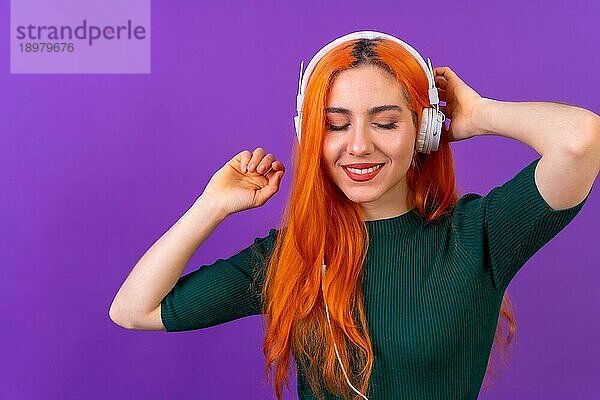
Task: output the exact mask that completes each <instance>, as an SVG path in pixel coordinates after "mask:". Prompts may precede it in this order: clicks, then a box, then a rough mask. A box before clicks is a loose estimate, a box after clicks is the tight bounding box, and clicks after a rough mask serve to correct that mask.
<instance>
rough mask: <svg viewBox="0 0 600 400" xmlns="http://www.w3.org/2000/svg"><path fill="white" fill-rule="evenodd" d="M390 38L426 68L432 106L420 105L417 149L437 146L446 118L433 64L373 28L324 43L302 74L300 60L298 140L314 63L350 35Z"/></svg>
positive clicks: (392, 37) (354, 37)
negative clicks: (372, 29)
mask: <svg viewBox="0 0 600 400" xmlns="http://www.w3.org/2000/svg"><path fill="white" fill-rule="evenodd" d="M376 38H382V39H389V40H392V41H394V42H396V43H399V44H401V45H402V46H403V47H404V48H405V49H406V50H408V51H409V52H410V53H411V54H412V55H413V56H414V58H415V59H416V60H417V62H418V63H419V65H420V66H421V68H423V71H425V75H426V76H427V80H428V81H429V89H428V94H429V103H430V104H431V105H432V106H433V107H431V108H430V107H426V108H424V109H423V113H422V118H421V126H420V128H419V134H418V137H417V143H416V150H417V151H418V152H420V153H426V154H429V153H430V152H431V151H436V150H437V149H438V145H439V143H440V134H441V131H442V123H443V122H444V121H445V120H446V116H445V115H444V113H443V112H442V111H440V109H439V102H440V101H439V97H438V89H437V87H436V86H435V79H434V77H433V68H432V67H431V60H430V59H429V57H427V64H425V61H424V60H423V57H421V55H420V54H419V53H418V52H417V51H416V50H415V49H414V48H413V47H412V46H411V45H409V44H408V43H406V42H403V41H402V40H400V39H398V38H397V37H394V36H392V35H388V34H387V33H382V32H376V31H359V32H353V33H349V34H347V35H344V36H342V37H340V38H337V39H335V40H334V41H332V42H330V43H328V44H327V45H325V46H324V47H323V48H321V50H319V51H318V52H317V54H315V56H314V57H313V58H312V59H311V60H310V62H309V63H308V67H306V71H305V72H304V74H302V67H303V66H304V60H302V61H301V63H300V78H299V80H298V95H297V96H296V113H297V115H296V116H295V117H294V126H295V127H296V135H297V136H298V142H300V137H301V134H302V133H301V130H302V107H303V103H304V94H305V92H306V85H307V84H308V79H309V78H310V75H311V74H312V71H313V70H314V68H315V66H316V65H317V63H318V62H319V60H320V59H321V58H323V56H324V55H325V54H326V53H327V52H328V51H329V50H331V49H332V48H334V47H336V46H337V45H339V44H340V43H343V42H346V41H348V40H353V39H376Z"/></svg>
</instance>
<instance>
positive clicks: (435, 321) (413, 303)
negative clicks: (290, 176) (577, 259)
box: [161, 158, 591, 400]
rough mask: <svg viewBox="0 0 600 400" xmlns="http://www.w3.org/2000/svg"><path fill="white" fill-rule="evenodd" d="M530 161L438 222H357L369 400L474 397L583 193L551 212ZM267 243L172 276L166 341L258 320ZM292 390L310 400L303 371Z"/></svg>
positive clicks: (412, 217)
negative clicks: (508, 299) (509, 302)
mask: <svg viewBox="0 0 600 400" xmlns="http://www.w3.org/2000/svg"><path fill="white" fill-rule="evenodd" d="M539 160H540V159H539V158H537V159H535V160H534V161H532V162H531V163H530V164H528V165H527V166H526V167H524V168H523V169H522V170H521V171H519V172H518V173H517V174H516V175H515V176H514V177H513V178H511V179H510V180H509V181H507V182H506V183H504V184H503V185H500V186H497V187H495V188H493V189H492V190H491V191H490V192H489V193H488V194H487V195H485V196H481V195H479V194H476V193H468V194H465V195H464V196H462V197H461V198H460V199H459V201H458V203H457V204H456V206H455V207H454V209H453V211H452V213H451V214H450V215H449V216H448V217H446V218H444V219H443V220H441V221H437V222H434V223H430V224H426V223H425V220H424V219H423V218H422V217H421V216H420V215H419V214H418V213H417V212H416V211H415V210H412V211H409V212H407V213H405V214H402V215H400V216H396V217H392V218H386V219H380V220H375V221H367V227H368V230H369V235H370V238H371V242H370V244H369V248H368V252H367V257H366V261H365V265H364V268H365V273H364V282H363V290H364V301H365V311H366V316H367V320H368V326H369V334H370V336H371V341H372V343H373V349H374V353H375V360H374V366H373V374H372V378H371V384H370V386H369V391H368V392H367V393H365V395H366V396H367V397H368V398H369V399H370V400H373V399H375V400H387V399H389V400H392V399H394V400H397V399H407V400H408V399H411V400H412V399H415V400H416V399H419V400H421V399H444V400H447V399H477V396H478V394H479V390H480V388H481V384H482V381H483V377H484V374H485V371H486V366H487V361H488V357H489V355H490V350H491V347H492V344H493V339H494V334H495V330H496V325H497V322H498V316H499V311H500V305H501V302H502V296H503V294H504V291H505V290H506V288H507V286H508V284H509V283H510V282H511V280H512V279H513V277H514V276H515V275H516V273H517V272H518V271H519V270H520V269H521V268H522V267H523V265H524V264H525V263H526V262H527V260H528V259H529V258H531V256H532V255H533V254H534V253H535V252H537V251H538V250H539V249H540V248H541V247H542V246H543V245H544V244H545V243H547V242H548V241H550V240H551V239H552V238H553V237H554V236H556V235H557V234H558V233H559V232H560V231H561V230H562V229H563V228H564V227H565V226H566V225H567V224H568V223H569V222H570V221H571V220H572V219H573V218H574V217H575V215H576V214H577V213H578V212H579V210H580V209H581V208H582V207H583V205H584V204H585V202H586V200H587V199H588V197H589V193H591V190H590V192H589V193H588V195H587V196H586V198H585V199H584V200H582V201H581V203H579V204H578V205H576V206H574V207H571V208H567V209H564V210H554V209H552V208H551V207H550V206H549V205H548V204H547V203H546V202H545V200H544V199H543V197H542V196H541V195H540V193H539V191H538V190H537V187H536V185H535V179H534V172H535V167H536V165H537V163H538V161H539ZM278 233H279V230H278V229H271V230H270V231H269V234H268V235H267V236H265V237H259V238H256V239H255V240H254V243H253V244H252V245H251V246H249V247H247V248H245V249H243V250H241V251H240V252H238V253H237V254H235V255H234V256H232V257H230V258H228V259H219V260H217V261H215V262H214V263H213V264H211V265H205V266H202V267H201V268H199V269H197V270H196V271H193V272H191V273H189V274H187V275H184V276H182V277H181V278H180V279H179V281H178V282H177V283H176V284H175V286H174V287H173V289H172V290H171V291H170V292H169V293H168V294H167V295H166V296H165V298H164V299H163V300H162V302H161V317H162V321H163V324H164V325H165V328H166V330H167V332H174V331H184V330H191V329H200V328H205V327H210V326H214V325H218V324H222V323H225V322H228V321H231V320H235V319H238V318H242V317H245V316H249V315H254V314H259V313H260V304H261V303H260V297H259V293H260V284H261V282H260V281H259V282H254V283H253V282H252V278H253V274H254V272H255V271H256V268H261V266H263V265H264V262H262V261H261V260H262V259H263V258H265V257H268V256H269V255H270V254H271V252H272V249H273V245H274V241H275V238H276V235H277V234H278ZM332 346H333V344H332ZM297 382H298V395H299V398H300V399H316V397H314V396H313V394H312V392H311V390H310V387H309V385H308V383H307V381H306V380H305V378H304V375H303V371H298V376H297ZM352 383H353V385H354V386H357V385H356V382H352ZM327 399H339V397H336V396H328V397H327Z"/></svg>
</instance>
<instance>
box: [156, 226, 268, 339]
mask: <svg viewBox="0 0 600 400" xmlns="http://www.w3.org/2000/svg"><path fill="white" fill-rule="evenodd" d="M278 232H279V231H278V230H277V229H271V230H270V231H269V234H268V235H267V236H264V237H258V238H256V239H255V240H254V243H253V244H252V245H251V246H249V247H247V248H245V249H243V250H241V251H239V252H238V253H237V254H235V255H233V256H231V257H229V258H227V259H222V258H220V259H218V260H217V261H215V262H214V263H212V264H210V265H203V266H201V267H199V268H198V269H197V270H195V271H193V272H190V273H188V274H186V275H184V276H181V277H180V278H179V279H178V281H177V283H176V284H175V286H174V287H173V289H171V291H170V292H169V293H167V294H166V296H165V297H164V298H163V299H162V301H161V309H160V316H161V319H162V322H163V325H164V326H165V330H166V331H167V332H174V331H186V330H193V329H200V328H206V327H210V326H215V325H219V324H223V323H225V322H229V321H232V320H235V319H238V318H242V317H246V316H249V315H255V314H260V313H261V309H262V302H261V300H260V290H261V288H262V284H263V282H264V272H265V269H266V265H267V264H266V262H267V261H268V259H269V258H270V256H271V253H272V250H273V247H274V244H275V239H276V237H277V234H278Z"/></svg>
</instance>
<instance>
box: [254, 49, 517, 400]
mask: <svg viewBox="0 0 600 400" xmlns="http://www.w3.org/2000/svg"><path fill="white" fill-rule="evenodd" d="M365 64H367V65H378V66H380V67H381V68H383V69H385V70H386V71H388V72H390V73H391V74H392V75H394V76H395V77H396V78H397V79H398V80H399V82H400V83H401V85H402V87H403V89H404V91H405V93H404V96H405V100H406V101H407V103H408V106H409V108H410V109H411V112H412V116H413V123H414V125H415V128H417V127H418V126H420V123H421V113H422V110H423V108H424V107H430V106H431V105H430V104H429V99H428V95H427V93H428V81H427V77H426V75H425V72H424V71H423V69H422V68H421V67H420V65H419V64H418V63H417V61H416V60H415V58H414V57H413V56H412V55H411V54H410V53H409V52H408V51H407V50H406V49H405V48H404V47H402V46H401V45H400V44H398V43H395V42H393V41H390V40H386V39H374V40H368V39H356V40H350V41H347V42H345V43H342V44H340V45H339V46H337V47H335V48H334V49H332V50H331V51H329V52H328V53H327V54H326V55H325V56H324V57H323V58H322V59H321V60H320V62H319V63H318V64H317V65H316V67H315V69H314V70H313V72H312V74H311V76H310V79H309V81H308V84H307V87H306V94H305V99H304V108H303V116H302V133H303V134H302V142H301V144H299V145H297V146H294V152H293V177H292V184H291V189H290V194H289V196H290V197H289V199H288V201H287V204H286V207H285V210H284V213H283V216H282V226H283V229H282V230H280V233H279V235H278V237H277V240H276V242H275V246H274V250H273V253H272V255H271V256H270V259H269V260H268V261H267V264H268V265H267V271H266V275H265V280H264V284H263V288H262V292H261V295H262V299H263V313H264V314H265V317H266V318H265V321H266V324H265V341H264V345H263V352H264V354H265V357H266V360H267V363H266V368H265V371H266V374H267V379H269V376H268V374H269V371H270V370H271V369H272V365H273V364H275V381H274V386H275V393H276V396H277V399H278V400H280V399H281V395H282V386H283V383H285V385H286V387H288V389H289V383H288V367H289V363H290V356H292V355H293V356H294V358H295V360H296V362H297V363H298V365H297V366H298V368H301V369H302V371H303V372H305V376H306V378H307V381H308V382H309V384H310V386H311V388H312V390H313V392H314V393H315V395H316V396H317V397H318V398H320V399H321V398H323V395H324V394H323V393H322V392H321V390H320V389H321V387H322V386H323V385H324V386H325V387H326V389H327V390H328V391H329V392H331V393H332V394H336V395H340V396H342V397H344V398H346V397H348V398H352V397H351V396H357V395H356V394H355V393H354V392H351V391H350V390H351V389H350V388H349V387H348V384H347V382H346V380H345V378H344V375H343V372H342V370H341V368H340V367H339V364H338V361H337V359H336V355H335V350H334V347H333V343H332V339H331V336H330V335H331V334H330V331H329V325H328V324H327V317H326V314H325V305H324V302H323V295H322V292H321V257H322V256H323V255H324V256H325V260H326V262H327V274H326V277H325V279H324V282H323V285H324V292H325V297H326V299H327V305H328V307H329V314H330V318H331V325H332V330H333V336H334V338H335V343H336V345H337V347H338V351H339V353H340V358H341V360H342V363H343V365H344V369H345V370H346V372H347V373H348V375H349V379H350V381H351V382H352V384H353V385H354V386H356V387H357V389H358V390H360V391H361V392H362V393H364V394H366V393H367V389H368V385H369V380H370V376H371V371H372V367H373V348H372V344H371V340H370V337H369V333H368V329H367V321H366V317H365V312H364V308H363V293H362V290H361V282H362V277H363V269H362V265H363V262H364V260H365V257H366V251H367V247H368V231H367V228H366V224H365V221H364V220H363V218H362V216H361V212H360V210H359V206H358V205H357V204H356V203H353V202H352V201H350V200H349V199H348V198H347V197H346V196H345V195H344V194H343V192H341V190H340V189H339V188H338V187H337V186H336V185H335V184H334V183H333V182H332V181H331V180H330V179H329V178H328V176H327V173H326V170H325V167H324V161H323V158H322V148H323V136H324V133H325V106H326V104H327V95H328V91H329V89H330V87H331V85H332V82H333V80H334V79H335V76H336V75H337V74H338V73H339V72H341V71H344V70H347V69H350V68H354V67H357V66H359V65H365ZM407 184H408V186H409V199H411V200H412V202H413V204H416V208H417V210H418V212H419V213H420V214H421V215H423V216H424V217H425V218H426V220H427V221H428V222H430V221H433V220H435V219H437V218H441V217H443V216H446V215H448V213H449V211H451V209H452V207H453V206H454V205H455V204H456V202H457V201H458V199H459V196H458V194H457V192H456V189H455V179H454V166H453V159H452V153H451V149H450V146H449V144H448V140H447V138H446V136H445V135H442V137H441V140H440V143H439V147H438V150H437V151H434V152H431V153H430V154H424V153H417V152H416V151H415V166H414V167H412V166H411V168H410V169H409V170H408V171H407ZM511 308H512V307H511V303H510V299H509V298H508V294H507V293H506V292H505V295H504V298H503V301H502V306H501V310H500V313H501V316H503V317H505V318H506V319H507V320H508V322H509V332H508V335H507V339H506V340H503V338H502V335H501V330H500V328H501V324H500V319H499V323H498V325H497V329H496V334H495V337H494V344H497V345H499V346H500V347H507V345H508V344H509V343H510V341H511V339H512V337H513V334H514V332H515V330H516V323H515V319H514V317H513V315H512V311H511ZM357 323H358V324H357ZM491 359H492V357H491V356H490V359H489V360H488V371H486V378H487V377H488V375H489V374H488V372H490V368H489V367H490V360H491ZM351 367H352V368H354V369H352V368H351ZM486 384H487V383H486V382H485V380H484V386H486Z"/></svg>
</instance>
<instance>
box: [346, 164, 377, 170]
mask: <svg viewBox="0 0 600 400" xmlns="http://www.w3.org/2000/svg"><path fill="white" fill-rule="evenodd" d="M377 165H383V163H378V164H376V163H357V164H346V165H342V167H350V168H357V169H367V168H372V167H375V166H377Z"/></svg>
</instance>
